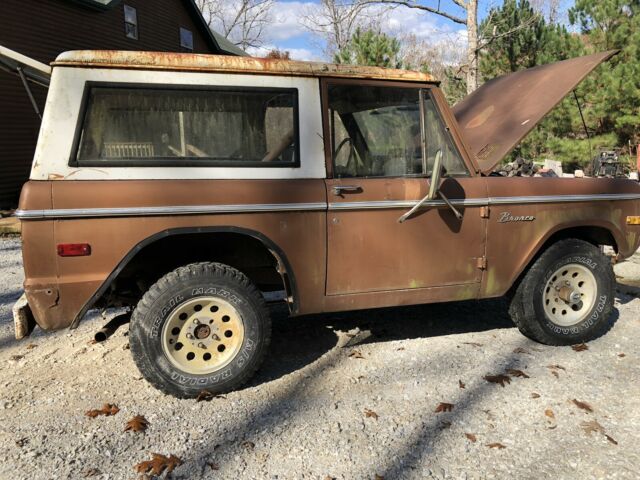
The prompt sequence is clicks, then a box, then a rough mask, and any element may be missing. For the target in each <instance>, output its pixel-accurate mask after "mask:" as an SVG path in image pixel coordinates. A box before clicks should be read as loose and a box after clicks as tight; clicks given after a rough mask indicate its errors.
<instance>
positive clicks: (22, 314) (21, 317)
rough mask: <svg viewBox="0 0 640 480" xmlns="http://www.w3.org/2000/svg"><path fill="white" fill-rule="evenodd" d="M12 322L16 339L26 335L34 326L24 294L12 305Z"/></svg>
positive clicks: (34, 322)
mask: <svg viewBox="0 0 640 480" xmlns="http://www.w3.org/2000/svg"><path fill="white" fill-rule="evenodd" d="M12 311H13V324H14V327H15V334H16V340H20V339H21V338H24V337H28V336H29V335H31V332H32V331H33V329H34V328H35V326H36V320H35V318H34V317H33V312H32V311H31V307H30V306H29V302H27V296H26V294H24V293H23V294H22V295H21V296H20V298H19V299H18V301H17V302H16V303H15V304H14V305H13V309H12Z"/></svg>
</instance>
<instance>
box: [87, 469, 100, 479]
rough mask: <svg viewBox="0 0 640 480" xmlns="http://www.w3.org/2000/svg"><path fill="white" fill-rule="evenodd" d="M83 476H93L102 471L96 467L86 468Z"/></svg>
mask: <svg viewBox="0 0 640 480" xmlns="http://www.w3.org/2000/svg"><path fill="white" fill-rule="evenodd" d="M83 473H84V477H85V478H88V477H95V476H96V475H100V474H101V473H102V472H101V471H100V470H98V469H97V468H87V469H86V470H85V471H84V472H83Z"/></svg>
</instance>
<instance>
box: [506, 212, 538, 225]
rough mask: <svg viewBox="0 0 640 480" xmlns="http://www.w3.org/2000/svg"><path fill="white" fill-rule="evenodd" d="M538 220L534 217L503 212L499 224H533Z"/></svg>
mask: <svg viewBox="0 0 640 480" xmlns="http://www.w3.org/2000/svg"><path fill="white" fill-rule="evenodd" d="M535 219H536V217H534V216H533V215H520V216H514V215H511V213H509V212H502V213H501V214H500V218H499V219H498V223H507V222H533V221H534V220H535Z"/></svg>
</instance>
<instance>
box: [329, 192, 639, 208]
mask: <svg viewBox="0 0 640 480" xmlns="http://www.w3.org/2000/svg"><path fill="white" fill-rule="evenodd" d="M621 200H640V194H637V193H610V194H607V193H604V194H599V195H597V194H594V195H540V196H528V197H527V196H522V197H489V198H465V199H450V201H451V203H452V204H453V205H458V206H462V207H484V206H488V205H517V204H532V203H575V202H601V201H621ZM417 202H418V200H382V201H371V202H341V203H329V210H379V209H387V208H389V209H391V208H411V207H413V206H414V205H415V204H416V203H417ZM444 206H446V203H445V202H444V201H443V200H431V201H428V202H425V203H424V204H423V207H424V208H428V207H444Z"/></svg>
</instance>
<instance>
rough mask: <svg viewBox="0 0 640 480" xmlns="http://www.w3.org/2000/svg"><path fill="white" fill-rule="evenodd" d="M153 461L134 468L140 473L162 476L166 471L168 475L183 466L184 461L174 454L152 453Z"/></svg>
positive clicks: (141, 463)
mask: <svg viewBox="0 0 640 480" xmlns="http://www.w3.org/2000/svg"><path fill="white" fill-rule="evenodd" d="M151 456H152V459H151V460H146V461H144V462H140V463H138V464H137V465H136V466H134V467H133V468H134V469H135V471H136V472H138V473H151V474H152V475H162V474H163V473H164V472H165V470H166V472H167V473H171V472H173V470H174V469H175V468H176V467H177V466H179V465H182V463H183V462H182V460H181V459H180V458H178V457H176V456H175V455H173V454H169V456H168V457H167V456H165V455H161V454H159V453H152V454H151Z"/></svg>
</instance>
